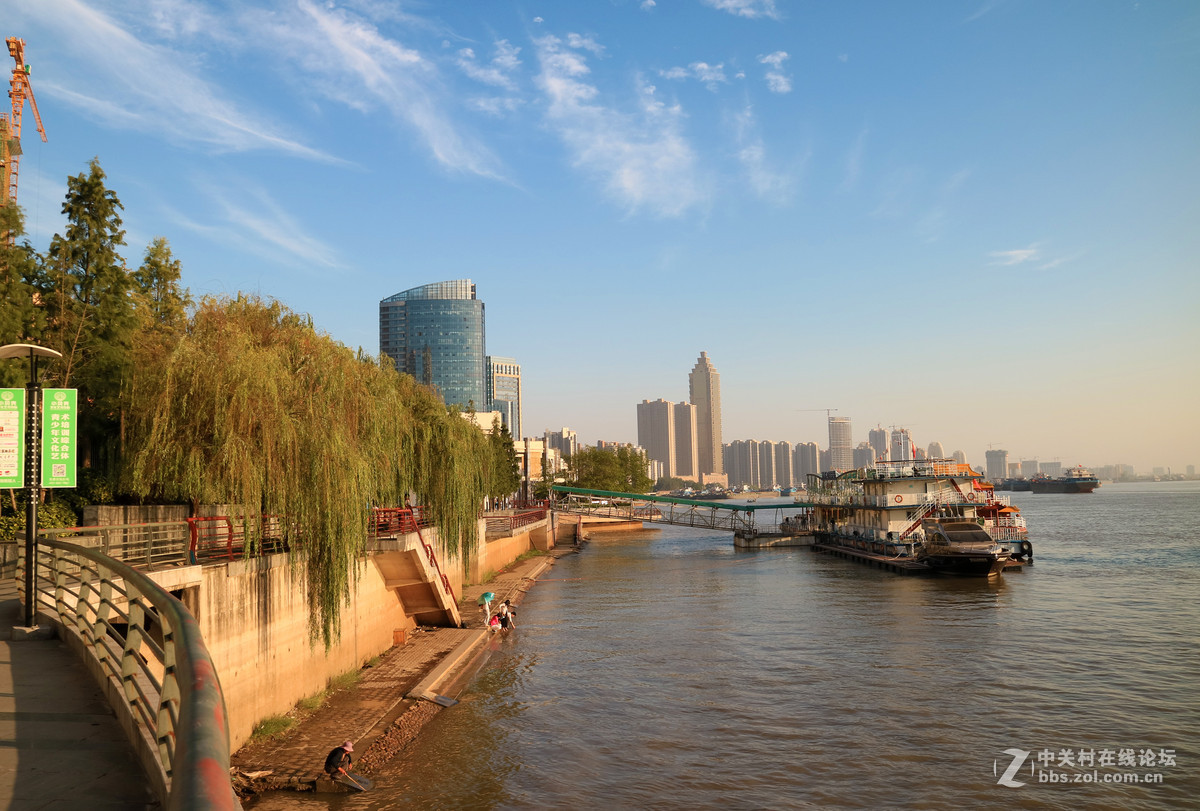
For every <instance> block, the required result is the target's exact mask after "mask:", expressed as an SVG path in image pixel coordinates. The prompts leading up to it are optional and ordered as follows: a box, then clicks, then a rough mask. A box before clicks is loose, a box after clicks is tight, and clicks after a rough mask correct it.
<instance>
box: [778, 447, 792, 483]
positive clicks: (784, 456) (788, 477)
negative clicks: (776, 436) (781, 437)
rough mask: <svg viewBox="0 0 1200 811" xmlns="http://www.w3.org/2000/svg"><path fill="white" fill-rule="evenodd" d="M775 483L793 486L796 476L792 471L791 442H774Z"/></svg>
mask: <svg viewBox="0 0 1200 811" xmlns="http://www.w3.org/2000/svg"><path fill="white" fill-rule="evenodd" d="M775 483H776V484H777V485H779V486H780V487H795V486H796V477H795V475H794V474H793V473H792V443H790V442H776V443H775Z"/></svg>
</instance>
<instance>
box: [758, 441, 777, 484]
mask: <svg viewBox="0 0 1200 811" xmlns="http://www.w3.org/2000/svg"><path fill="white" fill-rule="evenodd" d="M775 484H776V482H775V445H774V444H773V443H771V442H759V443H758V489H759V490H770V489H771V488H772V487H774V486H775Z"/></svg>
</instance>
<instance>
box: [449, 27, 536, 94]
mask: <svg viewBox="0 0 1200 811" xmlns="http://www.w3.org/2000/svg"><path fill="white" fill-rule="evenodd" d="M520 53H521V49H520V48H518V47H516V46H514V45H512V44H511V43H510V42H509V41H508V40H506V39H500V40H496V48H495V51H494V55H493V56H492V59H491V61H490V62H488V63H487V64H486V65H484V64H481V63H480V62H479V61H478V60H477V59H476V58H475V51H474V49H472V48H462V49H461V50H459V52H458V59H457V60H456V61H457V64H458V66H459V68H461V69H462V72H463V73H465V74H466V75H467V76H470V77H471V78H472V79H474V80H475V81H477V82H483V83H484V84H490V85H492V86H494V87H500V88H503V89H505V90H515V89H516V82H515V81H514V80H513V77H512V74H513V72H514V71H516V69H517V68H519V67H520V66H521V60H520V59H518V58H517V56H518V54H520Z"/></svg>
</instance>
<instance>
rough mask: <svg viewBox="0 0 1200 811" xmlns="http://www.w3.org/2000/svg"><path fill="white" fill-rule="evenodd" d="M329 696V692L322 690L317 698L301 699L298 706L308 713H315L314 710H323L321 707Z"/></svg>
mask: <svg viewBox="0 0 1200 811" xmlns="http://www.w3.org/2000/svg"><path fill="white" fill-rule="evenodd" d="M327 695H328V694H327V692H326V691H325V690H322V691H321V692H319V693H317V694H316V695H315V696H309V697H308V698H302V699H300V701H298V702H297V703H296V706H297V707H299V708H300V709H301V710H304V711H306V712H313V711H314V710H319V709H320V708H321V705H322V704H324V703H325V698H326V696H327Z"/></svg>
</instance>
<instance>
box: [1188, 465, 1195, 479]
mask: <svg viewBox="0 0 1200 811" xmlns="http://www.w3.org/2000/svg"><path fill="white" fill-rule="evenodd" d="M1187 477H1188V478H1189V479H1194V478H1196V466H1195V465H1188V466H1187Z"/></svg>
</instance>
